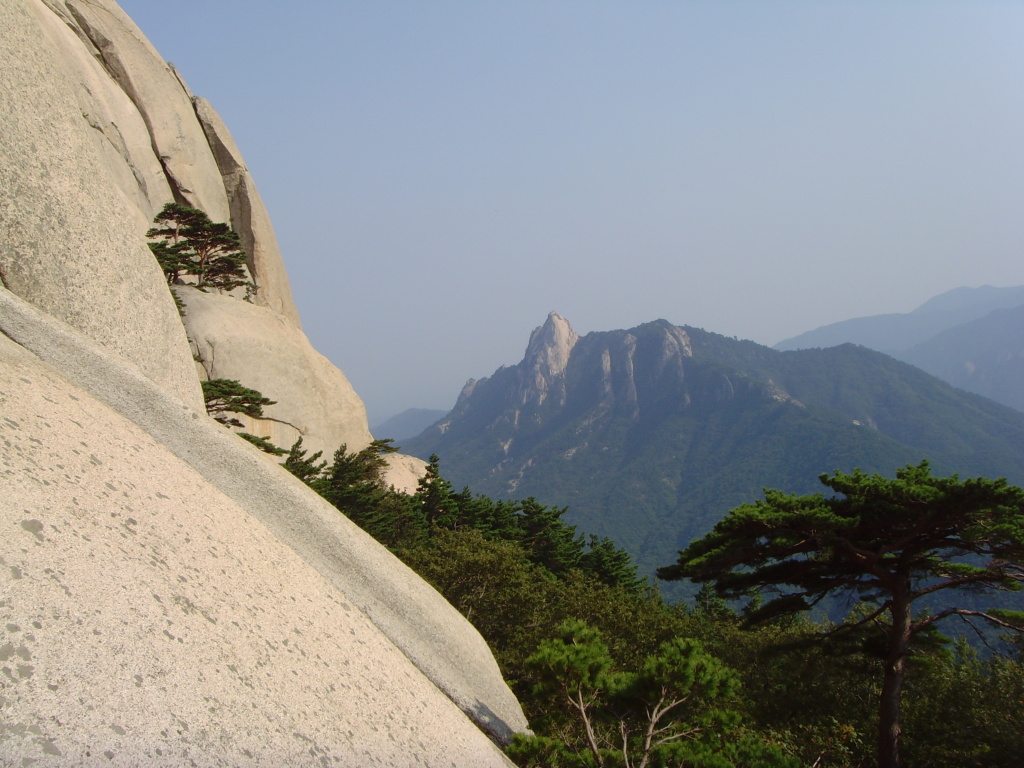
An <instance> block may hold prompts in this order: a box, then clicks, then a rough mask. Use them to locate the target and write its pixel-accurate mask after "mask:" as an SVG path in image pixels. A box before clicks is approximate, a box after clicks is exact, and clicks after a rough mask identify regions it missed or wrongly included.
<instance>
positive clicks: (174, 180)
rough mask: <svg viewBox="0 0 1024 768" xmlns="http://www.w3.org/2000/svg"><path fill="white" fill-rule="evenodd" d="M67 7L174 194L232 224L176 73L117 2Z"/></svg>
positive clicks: (86, 1) (81, 1) (83, 1)
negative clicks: (141, 127) (128, 103)
mask: <svg viewBox="0 0 1024 768" xmlns="http://www.w3.org/2000/svg"><path fill="white" fill-rule="evenodd" d="M65 5H66V7H67V8H68V9H69V11H70V12H71V14H72V16H73V17H74V19H75V21H76V22H77V25H78V28H79V29H80V30H81V31H82V32H83V33H84V36H85V37H86V38H87V39H88V40H89V41H91V42H92V44H93V45H94V46H95V48H96V50H97V51H99V54H100V56H101V58H102V61H103V65H104V67H105V68H106V69H107V71H108V72H110V74H111V77H113V79H114V81H115V82H116V83H117V84H118V85H119V86H120V87H121V88H122V90H124V92H125V93H126V94H127V95H128V98H130V99H131V100H132V102H133V103H134V104H135V107H136V109H138V110H139V113H140V114H141V115H142V118H143V120H144V121H145V123H146V126H147V127H148V129H149V135H150V137H151V139H152V141H153V147H154V150H155V151H156V154H157V157H158V158H159V160H160V162H161V164H162V165H163V167H164V173H165V175H166V177H167V181H168V182H169V183H170V186H171V188H172V189H173V190H174V192H175V193H176V194H177V195H180V196H181V198H182V199H184V200H185V201H187V202H188V203H189V205H191V206H193V207H195V208H199V209H201V210H203V211H205V212H206V214H207V215H208V216H209V217H210V219H211V220H213V221H229V220H230V208H229V206H228V200H227V194H226V192H225V190H224V183H223V181H222V180H221V178H220V172H219V170H218V168H217V163H216V161H215V160H214V157H213V153H212V152H211V151H210V147H209V144H208V143H207V141H206V135H205V134H204V133H203V129H202V127H201V126H200V125H199V121H198V120H197V119H196V116H195V110H194V108H193V106H192V100H191V94H190V93H189V92H188V91H187V90H186V89H185V88H184V87H182V84H181V81H180V79H179V78H178V75H177V73H175V72H174V70H173V69H172V68H171V67H170V65H169V64H167V62H165V61H164V60H163V58H162V57H161V56H160V54H159V53H157V51H156V49H155V48H154V47H153V45H152V44H151V43H150V42H149V40H147V39H146V37H145V36H144V35H143V34H142V32H140V31H139V28H138V27H137V26H135V23H134V22H133V21H132V20H131V19H130V18H128V16H127V15H126V14H125V13H124V11H122V10H121V9H120V8H119V7H118V5H117V4H116V3H114V2H112V0H66V2H65Z"/></svg>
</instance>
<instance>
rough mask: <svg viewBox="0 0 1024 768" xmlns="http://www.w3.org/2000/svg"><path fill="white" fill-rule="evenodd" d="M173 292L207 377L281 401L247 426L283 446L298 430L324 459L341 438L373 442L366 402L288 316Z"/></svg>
mask: <svg viewBox="0 0 1024 768" xmlns="http://www.w3.org/2000/svg"><path fill="white" fill-rule="evenodd" d="M176 290H177V292H178V295H179V296H180V297H181V299H182V301H184V302H185V304H186V306H187V310H186V312H185V327H186V328H187V329H188V336H189V339H190V340H191V342H192V347H193V350H194V353H195V355H196V357H197V358H198V360H199V367H200V370H201V371H202V374H203V376H204V378H210V379H234V380H236V381H239V382H240V383H241V384H242V385H244V386H246V387H250V388H252V389H256V390H259V391H260V392H262V393H263V395H264V397H269V398H270V399H271V400H275V401H277V405H272V406H268V407H266V408H264V413H265V414H266V416H268V417H269V418H268V419H261V420H258V421H255V422H250V423H249V424H247V427H249V428H251V430H255V431H254V434H261V435H263V436H264V437H269V438H270V440H271V442H273V443H274V444H275V445H279V446H281V447H282V448H288V447H290V446H291V445H292V443H294V442H295V439H296V437H297V436H299V435H301V436H302V444H303V447H304V448H306V449H307V450H308V451H309V452H310V453H313V452H314V451H320V450H322V451H323V452H324V456H325V457H327V458H330V457H331V455H333V453H334V451H335V450H336V449H337V448H338V447H339V446H340V445H342V444H343V443H344V444H346V445H347V446H348V449H349V450H350V451H358V450H362V449H363V448H365V447H366V446H367V445H369V444H370V441H371V440H373V437H372V436H371V435H370V429H369V427H368V426H367V419H366V408H365V407H364V406H363V401H362V400H360V399H359V396H358V395H357V394H356V392H355V390H354V389H353V388H352V385H351V384H350V383H349V381H348V379H347V378H346V377H345V374H343V373H342V372H341V371H340V370H338V369H337V368H335V367H334V365H332V364H331V362H330V361H329V360H328V359H327V358H326V357H324V356H323V355H321V354H320V353H319V352H317V351H316V350H315V349H313V347H312V345H311V344H310V343H309V341H308V339H306V336H305V334H303V333H302V331H300V330H299V329H298V328H297V327H296V326H295V325H293V324H292V323H291V322H289V321H288V319H287V318H286V317H284V316H283V315H281V314H279V313H277V312H274V311H273V310H271V309H269V308H267V307H259V306H256V305H254V304H249V303H248V302H246V301H242V300H241V299H237V298H234V297H232V296H222V295H219V294H216V293H204V292H202V291H199V290H196V289H195V288H190V287H188V286H178V287H177V288H176ZM270 419H276V421H271V420H270Z"/></svg>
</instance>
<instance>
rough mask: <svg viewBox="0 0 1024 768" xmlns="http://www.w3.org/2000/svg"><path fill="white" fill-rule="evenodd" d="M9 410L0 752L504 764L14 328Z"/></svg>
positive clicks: (34, 758)
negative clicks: (41, 356)
mask: <svg viewBox="0 0 1024 768" xmlns="http://www.w3.org/2000/svg"><path fill="white" fill-rule="evenodd" d="M37 330H38V329H37ZM99 359H102V355H101V356H100V358H99ZM114 368H115V370H114V371H108V372H112V373H114V374H115V375H116V374H117V370H116V368H117V366H116V365H115V366H114ZM124 370H125V371H129V374H128V375H129V378H130V377H131V376H130V369H128V368H127V367H126V368H125V369H124ZM115 378H116V376H115ZM145 382H146V380H145V379H144V378H142V377H141V376H140V377H138V380H137V382H136V383H140V384H145ZM123 384H124V382H118V383H117V384H115V385H114V389H117V388H118V387H120V386H122V385H123ZM0 400H2V402H3V405H4V408H3V418H2V419H0V458H2V467H3V470H2V475H0V478H2V479H0V485H2V487H3V498H4V502H3V503H0V528H2V530H3V535H2V536H0V585H2V587H0V588H2V593H3V596H4V599H3V602H2V607H0V614H2V617H3V624H4V630H3V639H2V640H0V659H2V660H3V661H2V663H3V666H4V672H5V676H4V678H3V680H2V682H0V707H2V711H3V719H2V723H0V763H4V764H9V765H13V764H15V763H16V762H17V764H19V765H27V764H28V763H29V762H30V761H31V762H32V763H33V764H34V765H40V766H48V765H52V766H64V765H87V764H93V763H96V764H99V763H103V764H109V762H110V761H115V762H114V764H124V765H157V764H159V765H204V766H234V765H242V764H244V765H252V766H260V765H265V766H275V767H276V766H281V765H312V764H317V765H320V764H325V765H326V764H331V765H341V766H353V768H355V767H356V766H367V765H379V766H404V765H410V766H411V765H452V764H455V765H474V766H477V765H479V766H508V765H509V763H508V762H507V761H506V760H505V759H504V757H503V756H502V755H501V753H500V751H499V750H497V749H496V748H495V746H494V745H493V744H492V743H491V742H490V741H489V740H488V739H487V737H486V736H485V735H484V734H483V733H482V732H481V731H479V730H478V729H477V728H475V727H474V726H473V725H472V723H471V722H470V721H469V720H468V719H467V718H465V717H464V716H462V714H461V713H460V712H459V711H458V710H457V709H456V708H455V706H454V705H453V704H452V702H451V701H449V699H448V698H447V697H445V696H444V695H443V694H442V693H441V691H440V690H438V688H437V687H435V685H434V684H432V683H431V681H430V680H428V679H427V677H425V676H424V675H423V674H422V673H421V672H420V671H419V670H418V669H417V668H416V667H415V666H414V665H413V663H412V662H411V661H410V659H409V658H408V657H407V654H406V653H403V652H402V651H401V650H399V648H398V647H396V646H395V645H394V644H393V643H392V642H390V640H389V639H388V638H387V637H386V636H385V635H384V634H382V631H381V629H380V628H379V626H378V625H377V624H375V623H374V622H373V621H371V620H370V619H369V618H368V617H367V614H366V613H365V612H364V611H361V610H359V606H358V604H357V603H356V601H355V600H353V599H351V598H350V597H349V595H348V594H346V593H345V592H344V591H342V590H341V589H339V587H338V584H337V579H336V578H332V576H331V574H329V573H326V572H325V569H324V568H323V567H319V568H318V567H316V566H315V565H313V564H311V563H310V561H309V559H308V557H307V556H306V553H303V552H301V551H300V550H299V549H297V548H296V546H295V542H294V541H292V542H289V541H286V540H285V539H284V538H283V537H281V536H280V532H279V531H275V530H273V527H272V525H271V526H268V525H267V524H266V523H265V522H263V521H261V520H259V519H258V517H257V516H255V515H253V514H252V513H251V507H250V508H247V506H249V505H244V503H245V500H244V499H243V500H239V499H234V498H232V497H231V496H230V495H228V494H226V493H224V492H223V491H222V490H221V489H219V488H218V487H217V486H216V484H215V482H216V480H217V478H216V477H207V476H204V475H203V473H202V472H200V471H197V469H196V467H195V466H193V465H190V464H189V463H188V462H187V461H185V460H183V459H181V458H179V457H178V456H175V455H174V454H173V452H171V451H169V450H167V448H166V446H165V445H163V444H161V443H160V442H158V441H157V440H156V439H155V438H154V436H153V435H152V434H151V433H148V432H147V431H145V430H144V429H142V428H140V427H139V426H138V425H136V424H134V423H132V422H131V421H130V420H129V419H126V418H125V417H124V416H123V415H120V414H118V413H116V412H115V411H114V410H113V409H111V408H110V407H109V406H107V405H106V404H104V403H102V402H100V401H99V400H97V399H96V398H95V397H93V395H92V394H90V393H89V392H87V391H86V390H84V389H81V388H79V387H77V386H75V385H74V384H73V383H71V382H70V381H68V380H67V379H66V378H65V377H63V376H62V375H61V374H60V373H58V372H57V370H55V369H54V368H53V367H51V366H49V365H47V364H45V363H44V362H42V361H41V360H40V359H39V358H38V357H37V356H36V355H34V354H32V353H31V352H30V351H28V350H27V349H25V348H24V347H22V346H19V345H18V344H16V343H15V342H13V341H11V340H10V339H8V338H6V337H5V336H0ZM167 410H169V411H171V412H174V411H175V410H176V411H177V413H176V414H175V417H176V418H178V419H181V420H182V423H183V424H187V425H189V426H192V427H193V434H202V433H203V432H204V431H208V432H210V437H212V438H213V439H214V441H216V439H217V438H224V439H225V440H228V441H231V442H235V443H240V442H241V441H239V440H238V439H237V438H235V437H233V436H231V435H229V434H227V433H226V432H224V434H221V432H222V431H223V430H220V429H219V427H217V426H216V425H210V424H209V423H208V422H207V420H206V419H205V418H204V419H201V420H196V419H193V418H192V414H190V413H189V412H188V411H187V409H185V408H184V407H182V406H180V405H179V406H178V407H177V408H176V409H175V408H173V407H171V408H169V409H167ZM163 426H164V427H166V428H167V429H169V430H171V431H174V429H175V425H174V424H164V425H163ZM225 445H226V444H225ZM240 447H241V448H243V449H245V450H246V451H248V447H246V446H244V445H241V446H240ZM199 450H200V451H203V450H207V449H204V448H199ZM233 463H234V464H238V463H242V464H247V465H248V466H246V467H245V468H244V469H245V470H246V475H247V476H249V477H251V476H254V475H255V476H258V477H261V478H263V484H264V485H266V484H268V483H269V484H271V485H273V484H275V483H276V480H275V479H274V478H273V477H272V475H273V474H275V473H276V472H275V470H277V468H276V467H274V466H272V465H270V464H269V463H267V462H265V461H264V459H263V458H262V457H261V456H259V455H255V454H254V455H252V456H251V457H249V460H248V461H245V460H243V461H241V462H239V460H238V459H237V457H232V458H231V459H229V460H228V462H227V465H225V467H224V470H226V471H231V469H230V467H231V465H232V464H233ZM261 464H262V465H263V466H260V465H261ZM254 490H255V489H254ZM288 490H289V491H290V492H292V493H293V494H295V495H296V496H300V495H301V493H300V492H299V490H300V489H298V488H291V489H288ZM240 501H242V503H240ZM315 503H316V502H315V499H309V500H308V504H307V506H311V505H314V504H315ZM299 514H300V515H301V511H300V512H299ZM334 517H335V522H338V521H341V520H343V518H342V517H340V516H338V515H336V514H335V515H334ZM296 527H297V528H301V527H302V525H301V524H299V525H297V526H296ZM335 532H336V529H335ZM307 533H309V532H307ZM348 533H350V532H346V534H348ZM357 546H364V547H365V546H367V544H366V543H365V542H360V543H359V545H357ZM349 550H351V547H349ZM390 570H392V568H391V567H390V566H385V568H384V572H381V573H378V574H372V575H373V576H377V577H380V578H381V579H382V580H386V579H387V578H388V577H389V576H390V574H389V573H388V571H390ZM424 586H425V585H424ZM406 596H407V597H410V598H412V597H414V595H411V594H408V595H406ZM435 601H436V600H435Z"/></svg>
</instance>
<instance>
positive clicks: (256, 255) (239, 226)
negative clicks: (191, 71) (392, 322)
mask: <svg viewBox="0 0 1024 768" xmlns="http://www.w3.org/2000/svg"><path fill="white" fill-rule="evenodd" d="M193 101H194V103H195V108H196V115H197V116H198V118H199V122H200V123H201V124H202V126H203V131H204V132H205V133H206V138H207V140H208V141H209V142H210V148H211V149H212V150H213V156H214V158H215V159H216V160H217V167H218V168H219V169H220V173H221V176H222V177H223V179H224V188H225V190H226V192H227V195H228V205H229V206H230V208H231V222H232V225H233V227H234V229H235V231H236V232H238V236H239V239H240V240H241V242H242V248H243V249H245V252H246V253H247V254H248V256H249V273H250V274H251V275H252V277H253V280H255V281H256V284H257V285H258V286H259V291H258V292H257V293H256V297H255V300H254V301H255V303H256V304H257V305H258V306H261V307H268V308H269V309H272V310H274V311H275V312H277V313H278V314H279V315H281V316H282V317H284V318H286V319H287V320H288V322H290V323H291V324H292V325H294V326H295V327H296V328H298V327H299V325H300V323H299V313H298V311H297V310H296V308H295V303H294V302H293V301H292V292H291V287H290V286H289V284H288V274H287V273H286V272H285V270H284V262H283V261H282V260H281V250H280V248H279V247H278V245H277V237H276V235H274V227H273V225H272V224H271V223H270V214H268V213H267V209H266V207H265V206H264V205H263V200H262V199H260V193H259V192H258V191H257V190H256V185H255V184H254V183H253V180H252V176H251V175H250V174H249V169H248V168H246V167H245V161H244V160H243V159H242V153H241V152H240V151H239V150H238V146H237V145H236V144H235V140H234V139H233V138H232V137H231V132H230V131H229V130H228V127H227V126H226V125H225V124H224V121H223V120H221V118H220V115H218V114H217V112H216V110H214V108H213V105H212V104H210V102H208V101H207V100H206V99H203V98H196V99H193Z"/></svg>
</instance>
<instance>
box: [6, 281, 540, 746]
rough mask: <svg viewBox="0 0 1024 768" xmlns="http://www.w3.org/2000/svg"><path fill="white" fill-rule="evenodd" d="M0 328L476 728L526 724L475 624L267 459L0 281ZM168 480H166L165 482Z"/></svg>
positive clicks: (506, 734) (497, 731) (498, 732)
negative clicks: (114, 417)
mask: <svg viewBox="0 0 1024 768" xmlns="http://www.w3.org/2000/svg"><path fill="white" fill-rule="evenodd" d="M254 309H257V310H261V308H254ZM261 311H267V310H261ZM0 331H2V332H3V334H5V335H6V336H7V337H9V338H10V339H12V340H14V341H15V342H17V343H18V344H21V345H22V346H24V347H25V348H26V349H29V350H30V351H31V352H33V353H34V354H35V355H36V356H37V357H39V358H40V359H41V360H43V361H44V362H46V363H47V364H49V365H50V366H52V367H54V368H55V369H57V370H59V371H60V372H61V374H62V375H63V376H64V378H66V379H68V380H69V381H70V382H71V383H72V384H74V385H75V386H76V387H79V388H81V389H83V390H85V391H86V392H88V393H89V394H91V395H92V396H93V397H95V398H97V399H98V400H100V401H101V402H103V403H104V404H105V405H107V406H108V407H110V408H112V409H113V410H115V411H116V412H117V413H119V414H120V415H121V416H124V417H125V418H127V419H128V420H130V421H132V422H134V423H135V424H136V425H138V426H139V427H141V428H142V429H143V430H144V431H146V432H147V433H148V434H149V435H150V436H152V437H153V438H154V439H156V440H157V441H158V442H159V443H161V444H162V445H163V446H164V447H165V448H166V449H167V450H168V451H170V452H171V453H172V454H174V455H175V456H176V457H177V458H179V459H181V460H182V461H183V462H185V463H186V464H188V465H189V466H191V467H192V468H193V469H194V470H196V471H197V472H198V473H199V474H200V475H202V476H203V477H204V478H205V479H206V481H207V482H209V483H210V484H211V485H213V486H214V487H216V488H217V489H218V490H219V491H220V492H222V493H223V494H225V495H226V496H228V497H229V498H231V499H232V500H233V501H234V502H235V503H237V504H238V505H240V506H241V507H243V508H244V509H245V510H246V511H247V512H248V513H249V514H250V515H251V516H252V517H253V518H255V519H256V520H257V521H259V522H260V523H261V524H263V525H264V526H266V528H267V529H268V530H269V531H270V532H271V533H273V534H275V535H276V536H277V537H278V538H279V539H280V540H281V541H282V542H283V543H285V544H287V545H288V546H290V547H291V548H292V549H294V550H295V551H296V552H297V553H298V554H299V555H300V556H301V557H302V558H303V559H304V560H305V561H306V562H307V563H309V564H310V565H311V566H312V567H313V568H314V569H316V570H317V571H318V572H319V573H320V574H321V575H322V576H323V577H324V578H326V579H327V580H328V581H329V582H330V583H331V584H333V585H334V587H335V588H336V589H338V590H339V591H340V592H341V593H342V594H343V595H344V596H345V597H346V598H347V599H348V600H349V601H351V602H352V604H353V605H355V606H356V607H357V608H359V609H360V610H362V611H363V612H364V613H365V614H366V616H368V617H369V619H370V620H371V621H372V622H373V623H374V624H375V625H376V626H377V627H378V628H379V629H380V630H381V631H382V632H383V633H384V634H385V635H386V636H387V637H388V638H389V639H390V640H391V641H392V642H393V643H394V644H395V645H397V646H398V647H399V648H400V649H401V650H402V651H403V652H404V653H405V655H406V656H407V657H408V658H409V659H410V660H411V661H412V662H413V663H414V664H415V665H416V666H417V667H418V668H419V669H420V670H421V671H422V672H423V673H424V674H425V675H426V676H427V677H428V678H429V679H430V680H431V681H432V682H433V683H434V684H435V685H436V686H438V688H440V689H441V690H442V691H444V692H445V693H446V694H447V695H448V696H449V698H451V699H452V700H453V701H454V702H455V703H456V705H458V707H459V708H460V709H462V710H463V712H465V713H467V714H468V715H469V716H470V717H471V718H472V719H473V720H474V721H475V722H476V723H477V724H478V725H479V726H480V727H481V728H483V729H485V730H486V731H487V732H488V733H490V734H492V735H493V736H494V737H495V738H496V739H498V740H500V741H505V740H507V739H508V738H510V736H511V734H512V733H513V732H517V731H524V730H525V729H526V728H527V723H526V719H525V717H524V716H523V713H522V710H521V708H520V706H519V703H518V701H516V699H515V697H514V696H513V695H512V693H511V691H510V690H509V689H508V686H507V685H506V684H505V682H504V681H503V680H502V678H501V674H500V672H499V670H498V667H497V664H496V663H495V661H494V658H493V656H492V655H491V652H490V649H489V648H488V647H487V645H486V643H484V641H483V639H482V638H481V637H480V635H479V633H477V631H476V630H475V629H473V627H472V626H471V625H470V624H469V623H468V622H467V621H466V620H465V619H464V618H463V617H462V616H461V615H460V614H459V613H458V612H457V611H456V610H455V609H454V608H452V606H451V605H450V604H449V603H448V602H447V601H446V600H445V599H444V598H443V597H441V595H439V594H438V593H437V592H436V591H435V590H434V589H433V588H432V587H430V586H429V585H428V584H427V583H426V582H424V581H423V580H422V579H420V578H419V577H418V576H417V575H416V574H415V573H413V572H412V571H411V570H409V569H408V568H407V567H406V566H405V565H404V564H402V563H401V562H400V561H399V560H398V559H397V558H395V557H394V556H393V555H392V554H391V553H390V552H388V551H387V550H386V549H384V548H383V547H381V546H380V545H379V544H378V543H377V542H376V541H374V540H373V539H372V538H370V536H368V535H367V534H366V533H364V532H363V531H362V530H361V529H359V528H358V527H357V526H356V525H355V524H353V523H352V522H351V521H350V520H348V518H346V517H345V516H344V515H341V514H339V513H338V511H337V510H336V509H334V507H332V506H330V505H329V504H328V503H327V502H325V501H324V500H323V499H321V498H320V497H319V496H317V495H316V494H315V493H314V492H313V491H311V490H310V489H309V488H307V487H306V486H305V485H304V484H303V483H302V482H300V481H299V480H298V479H296V478H294V477H292V476H291V475H290V474H289V473H288V472H286V471H285V470H284V469H283V468H281V467H280V466H278V465H277V464H276V463H275V462H274V460H272V459H271V458H270V457H268V456H267V455H266V454H264V453H262V452H260V451H259V450H257V449H256V448H254V447H253V446H251V445H249V444H248V443H246V442H245V441H243V440H241V439H240V438H239V437H237V436H236V435H233V434H232V433H230V432H229V431H228V430H226V429H224V428H223V427H222V426H220V425H219V424H217V423H216V422H215V421H213V420H212V419H210V418H208V417H206V416H200V415H199V414H197V413H195V412H193V411H191V410H190V409H189V408H187V407H186V406H185V405H183V404H182V403H180V402H178V401H175V400H173V399H172V398H169V397H168V396H167V394H166V393H165V392H164V391H162V390H160V389H159V388H157V387H156V386H154V385H153V384H152V382H151V381H149V380H148V379H147V378H145V377H144V376H142V375H141V374H139V373H138V371H137V370H136V369H135V368H133V367H132V366H130V365H126V364H125V363H123V362H122V361H121V360H119V359H118V358H116V357H115V356H113V355H111V354H109V353H107V352H105V351H104V350H103V349H102V348H101V347H98V346H96V345H94V344H91V343H90V342H89V341H88V340H87V339H85V338H83V337H82V336H80V335H79V334H77V333H75V332H74V331H73V330H72V329H70V328H68V327H66V326H64V325H63V324H61V323H59V322H57V321H55V320H53V319H52V318H49V317H47V316H46V315H44V314H42V313H40V312H38V311H37V310H35V309H34V308H33V307H32V306H31V305H29V304H27V303H26V302H23V301H21V300H20V299H19V298H18V297H17V296H14V295H13V294H11V293H10V292H8V291H4V290H0ZM72 450H79V449H77V448H73V449H72ZM173 478H174V476H173V475H170V476H168V477H165V478H163V480H162V482H166V483H168V484H171V485H173ZM126 479H129V480H132V481H133V482H134V479H133V478H132V477H131V476H127V477H126ZM0 498H8V499H11V498H16V497H14V496H12V495H6V494H0ZM15 505H16V506H18V507H19V508H20V507H22V506H23V505H19V504H17V502H15ZM412 704H413V702H407V705H408V706H412Z"/></svg>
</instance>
